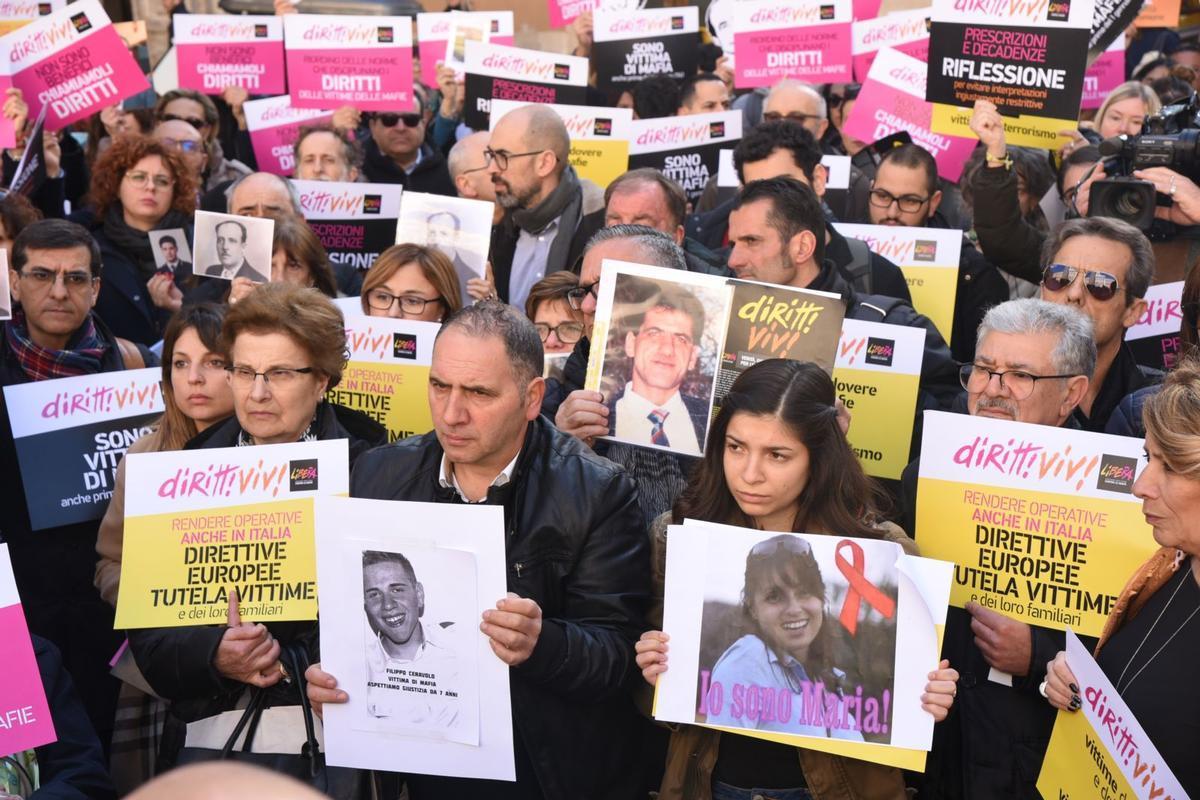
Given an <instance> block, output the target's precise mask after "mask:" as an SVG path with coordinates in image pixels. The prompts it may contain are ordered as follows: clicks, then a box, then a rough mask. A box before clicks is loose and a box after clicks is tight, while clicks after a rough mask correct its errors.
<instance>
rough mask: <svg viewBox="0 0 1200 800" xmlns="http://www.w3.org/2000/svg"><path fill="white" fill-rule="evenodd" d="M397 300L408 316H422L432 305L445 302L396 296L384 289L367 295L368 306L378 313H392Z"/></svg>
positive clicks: (412, 296)
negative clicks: (428, 306) (426, 308)
mask: <svg viewBox="0 0 1200 800" xmlns="http://www.w3.org/2000/svg"><path fill="white" fill-rule="evenodd" d="M397 300H399V301H400V310H401V311H403V312H404V313H406V314H420V313H421V312H423V311H424V310H425V306H427V305H429V304H430V303H442V302H444V301H443V300H442V298H440V297H432V298H429V299H426V298H424V297H417V296H416V295H411V294H404V295H395V294H392V293H391V292H385V291H384V290H383V289H372V290H371V291H370V292H368V293H367V305H369V306H370V307H371V308H373V309H375V310H377V311H391V310H392V305H393V304H394V303H395V302H396V301H397Z"/></svg>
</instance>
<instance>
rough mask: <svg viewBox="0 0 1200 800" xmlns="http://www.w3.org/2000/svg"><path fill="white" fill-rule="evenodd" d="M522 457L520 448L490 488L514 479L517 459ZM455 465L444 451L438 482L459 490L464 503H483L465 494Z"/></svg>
mask: <svg viewBox="0 0 1200 800" xmlns="http://www.w3.org/2000/svg"><path fill="white" fill-rule="evenodd" d="M520 457H521V451H520V450H518V451H517V454H516V455H515V456H513V460H512V461H510V462H508V465H507V466H505V467H504V469H502V470H500V474H499V475H497V476H496V477H495V478H493V479H492V482H491V483H489V484H488V488H489V489H490V488H492V487H493V486H506V485H508V482H509V481H511V480H512V473H513V470H514V469H516V466H517V459H518V458H520ZM453 467H454V465H453V464H451V463H450V462H449V461H448V460H446V454H445V453H442V467H441V469H440V470H438V483H440V484H441V485H442V488H443V489H453V490H454V491H456V492H458V496H459V497H461V498H462V501H463V502H464V503H482V502H483V500H471V499H470V498H468V497H467V496H466V495H465V494H463V490H462V487H461V486H459V485H458V476H457V475H455V474H454V469H453ZM485 499H486V497H485Z"/></svg>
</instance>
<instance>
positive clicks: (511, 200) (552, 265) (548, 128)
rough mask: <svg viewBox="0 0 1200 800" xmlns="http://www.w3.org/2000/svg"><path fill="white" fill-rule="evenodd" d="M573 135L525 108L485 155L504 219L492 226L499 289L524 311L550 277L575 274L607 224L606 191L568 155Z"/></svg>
mask: <svg viewBox="0 0 1200 800" xmlns="http://www.w3.org/2000/svg"><path fill="white" fill-rule="evenodd" d="M570 150H571V137H570V134H568V133H567V128H566V126H565V125H564V124H563V121H562V119H561V118H560V117H559V116H558V114H557V113H555V112H554V111H552V110H551V109H549V108H546V107H545V106H540V105H528V106H522V107H520V108H517V109H514V110H513V111H510V112H508V113H507V114H505V115H504V117H503V118H501V119H500V121H499V122H497V123H496V126H495V127H494V128H493V129H492V136H491V140H490V144H489V145H488V148H487V149H486V150H485V151H484V155H485V158H486V159H487V165H488V175H489V176H491V179H492V185H493V186H494V187H495V190H496V202H497V203H499V204H500V205H501V206H502V207H503V208H504V209H505V215H504V219H503V220H502V221H501V223H500V224H499V225H497V226H496V227H495V228H493V229H492V247H491V253H492V270H493V272H494V275H495V285H496V291H497V292H498V293H499V295H500V298H501V299H503V300H504V301H505V302H507V303H511V304H512V305H515V306H517V307H518V308H522V307H524V305H525V300H526V298H527V297H528V296H529V290H530V289H532V288H533V285H534V284H535V283H537V282H538V281H540V280H541V279H542V278H543V277H545V276H546V275H549V274H550V273H551V272H557V271H558V270H560V269H571V268H572V267H574V265H575V263H576V262H577V261H578V259H579V255H580V253H582V252H583V246H584V244H586V243H587V240H588V239H589V238H591V235H592V234H593V233H594V232H595V231H597V230H599V229H600V228H601V227H603V226H604V193H603V191H602V190H601V189H600V187H599V186H596V185H595V184H594V183H592V182H591V181H588V180H584V179H581V178H580V177H579V176H578V175H577V174H576V173H575V168H574V167H572V166H571V164H570V161H569V159H568V155H569V153H570Z"/></svg>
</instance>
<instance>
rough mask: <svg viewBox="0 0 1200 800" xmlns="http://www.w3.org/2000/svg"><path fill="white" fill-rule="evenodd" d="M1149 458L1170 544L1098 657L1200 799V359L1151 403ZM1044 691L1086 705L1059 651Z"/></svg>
mask: <svg viewBox="0 0 1200 800" xmlns="http://www.w3.org/2000/svg"><path fill="white" fill-rule="evenodd" d="M1142 418H1143V421H1144V422H1145V426H1146V460H1147V464H1146V466H1145V468H1144V469H1143V470H1142V474H1141V475H1139V476H1138V478H1137V480H1136V481H1135V482H1134V484H1133V493H1134V495H1135V496H1137V497H1138V498H1140V499H1141V501H1142V514H1143V515H1144V516H1145V517H1146V522H1147V523H1148V524H1149V525H1150V527H1151V528H1152V530H1153V535H1154V541H1155V542H1157V543H1158V544H1159V545H1160V548H1161V549H1160V550H1159V551H1158V552H1157V553H1155V554H1154V555H1153V556H1151V557H1150V559H1149V560H1148V561H1147V562H1146V563H1144V564H1142V565H1141V566H1140V567H1138V569H1137V570H1136V571H1135V572H1134V573H1133V577H1131V578H1130V579H1129V582H1128V583H1126V584H1125V588H1124V589H1123V590H1121V594H1120V596H1119V597H1118V598H1117V602H1116V605H1115V606H1113V610H1112V613H1111V614H1109V617H1108V621H1107V622H1105V624H1104V630H1103V631H1102V632H1101V634H1100V642H1099V643H1098V644H1097V645H1096V651H1095V656H1096V662H1097V664H1098V665H1099V667H1100V669H1101V670H1103V671H1104V674H1105V675H1106V676H1107V677H1108V679H1109V680H1110V681H1112V683H1113V687H1114V688H1115V689H1116V690H1117V694H1119V695H1120V696H1121V698H1122V699H1123V700H1124V701H1125V703H1126V704H1127V705H1128V706H1129V709H1130V711H1132V712H1133V714H1134V716H1135V717H1136V718H1137V721H1138V722H1139V723H1141V726H1142V728H1143V730H1145V732H1146V735H1147V736H1148V737H1149V739H1150V741H1151V743H1153V745H1154V746H1155V748H1157V749H1158V752H1159V754H1160V755H1161V756H1162V758H1163V760H1164V761H1165V762H1166V765H1167V766H1168V767H1170V769H1171V771H1172V772H1173V773H1174V774H1175V777H1176V778H1177V779H1178V780H1179V783H1180V785H1181V786H1182V787H1183V789H1184V790H1185V792H1186V794H1187V796H1189V797H1200V761H1198V760H1197V759H1196V753H1197V752H1198V751H1200V726H1197V724H1196V708H1197V706H1198V705H1200V687H1198V686H1197V684H1196V681H1195V680H1194V679H1193V676H1192V670H1193V669H1194V666H1193V665H1194V664H1195V661H1196V659H1195V654H1196V651H1197V648H1198V647H1200V362H1197V361H1196V360H1194V359H1188V360H1187V361H1185V362H1183V363H1181V364H1180V365H1179V366H1177V367H1176V368H1175V369H1174V370H1173V371H1172V372H1171V373H1170V374H1168V375H1167V378H1166V380H1165V381H1164V382H1163V386H1162V390H1161V391H1159V393H1158V394H1156V395H1155V396H1153V397H1151V398H1149V399H1148V400H1146V404H1145V406H1144V408H1143V411H1142ZM1041 689H1042V694H1043V695H1044V696H1045V697H1046V698H1047V699H1048V700H1049V701H1050V703H1051V704H1052V705H1053V706H1055V707H1056V708H1059V709H1062V710H1064V711H1078V710H1079V709H1080V708H1081V707H1082V705H1083V703H1084V702H1085V699H1084V696H1083V694H1082V693H1081V692H1080V687H1079V683H1078V681H1077V680H1076V678H1075V674H1074V673H1073V672H1072V671H1071V668H1070V666H1068V664H1067V659H1066V653H1059V654H1058V655H1057V656H1056V657H1055V659H1054V660H1053V661H1051V662H1050V663H1049V665H1048V666H1047V668H1046V682H1045V683H1043V684H1042V687H1041Z"/></svg>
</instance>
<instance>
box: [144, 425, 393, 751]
mask: <svg viewBox="0 0 1200 800" xmlns="http://www.w3.org/2000/svg"><path fill="white" fill-rule="evenodd" d="M240 430H241V426H240V425H239V424H238V421H237V418H236V417H231V418H230V419H228V420H226V421H225V422H222V423H220V424H217V425H214V426H213V427H211V428H209V429H208V430H206V431H204V432H203V433H201V434H200V435H198V436H196V437H195V438H193V439H192V440H191V441H190V442H188V443H187V445H186V446H185V447H184V449H185V450H199V449H209V448H215V447H234V446H236V445H237V440H238V433H239V431H240ZM316 430H317V438H318V440H320V441H327V440H332V439H348V440H349V444H350V464H351V466H353V464H354V462H355V461H356V460H357V459H358V457H359V456H361V455H362V454H363V453H365V452H366V451H367V450H369V449H370V448H372V447H374V446H376V445H378V444H381V443H382V442H384V441H386V439H387V431H386V430H385V429H384V427H383V426H382V425H380V424H379V423H378V422H375V421H374V420H372V419H371V418H370V417H367V416H366V415H365V414H361V413H359V412H357V411H354V410H352V409H348V408H343V407H341V406H336V405H333V404H331V403H324V402H323V403H322V404H321V405H320V406H318V407H317V428H316ZM266 625H267V627H268V628H269V629H270V631H271V635H272V636H273V637H275V638H276V639H278V640H279V641H280V643H281V644H289V643H298V644H300V645H301V646H302V647H303V648H304V650H305V651H306V652H307V654H308V658H309V661H310V663H315V662H316V661H317V660H319V659H318V656H317V649H318V645H317V623H316V622H268V623H266ZM224 633H225V627H224V626H223V625H195V626H191V627H183V628H144V629H141V630H134V631H129V646H130V648H131V649H132V650H133V655H134V659H135V660H136V661H137V665H138V667H139V668H140V669H141V671H142V674H143V675H144V676H145V677H146V680H147V681H148V682H149V683H150V685H151V686H152V687H154V691H155V692H157V693H158V694H159V695H161V696H162V697H164V698H166V699H168V700H170V701H171V709H170V713H169V715H168V717H167V724H166V727H165V728H164V731H163V742H162V746H161V748H160V757H161V758H162V760H163V763H164V764H165V765H166V766H170V765H171V764H172V763H174V760H175V757H176V755H177V754H178V752H179V749H180V748H181V747H182V746H183V740H184V736H185V733H186V723H188V722H193V721H195V720H199V719H204V718H206V717H210V716H214V715H216V714H219V713H221V712H223V711H229V710H231V709H233V708H234V707H235V705H236V703H237V701H238V698H240V697H241V696H242V693H243V691H244V690H245V689H246V685H245V684H242V683H239V682H237V681H233V680H230V679H228V678H226V677H224V676H223V675H221V674H220V673H219V672H217V670H216V667H215V666H214V663H213V662H214V659H215V657H216V653H217V647H218V645H220V643H221V638H222V637H223V636H224ZM268 702H269V704H270V705H272V706H291V705H296V690H295V687H293V686H289V685H287V684H285V683H283V682H280V683H278V684H276V685H275V686H274V687H272V688H271V690H270V693H269V695H268Z"/></svg>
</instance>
